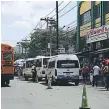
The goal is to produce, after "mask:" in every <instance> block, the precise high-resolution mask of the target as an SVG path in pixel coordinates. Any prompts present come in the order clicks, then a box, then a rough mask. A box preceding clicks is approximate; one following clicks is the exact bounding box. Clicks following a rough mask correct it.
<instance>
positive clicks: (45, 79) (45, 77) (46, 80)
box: [45, 76, 48, 84]
mask: <svg viewBox="0 0 109 109" xmlns="http://www.w3.org/2000/svg"><path fill="white" fill-rule="evenodd" d="M45 82H46V84H48V80H47V76H46V77H45Z"/></svg>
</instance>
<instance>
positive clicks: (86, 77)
mask: <svg viewBox="0 0 109 109" xmlns="http://www.w3.org/2000/svg"><path fill="white" fill-rule="evenodd" d="M88 73H89V67H88V66H87V65H86V64H85V66H84V67H83V68H82V76H83V81H84V83H86V81H87V80H88Z"/></svg>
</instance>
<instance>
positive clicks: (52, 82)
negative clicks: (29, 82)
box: [51, 76, 55, 85]
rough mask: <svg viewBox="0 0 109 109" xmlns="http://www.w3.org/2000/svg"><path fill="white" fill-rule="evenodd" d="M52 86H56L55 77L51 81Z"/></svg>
mask: <svg viewBox="0 0 109 109" xmlns="http://www.w3.org/2000/svg"><path fill="white" fill-rule="evenodd" d="M51 84H52V85H54V84H55V82H54V79H53V76H52V79H51Z"/></svg>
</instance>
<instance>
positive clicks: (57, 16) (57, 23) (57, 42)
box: [56, 1, 59, 54]
mask: <svg viewBox="0 0 109 109" xmlns="http://www.w3.org/2000/svg"><path fill="white" fill-rule="evenodd" d="M56 33H57V54H58V48H59V46H58V44H59V40H58V36H59V33H58V1H56Z"/></svg>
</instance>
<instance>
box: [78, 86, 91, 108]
mask: <svg viewBox="0 0 109 109" xmlns="http://www.w3.org/2000/svg"><path fill="white" fill-rule="evenodd" d="M79 109H90V108H89V107H88V100H87V93H86V87H85V85H84V86H83V94H82V103H81V107H80V108H79Z"/></svg>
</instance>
